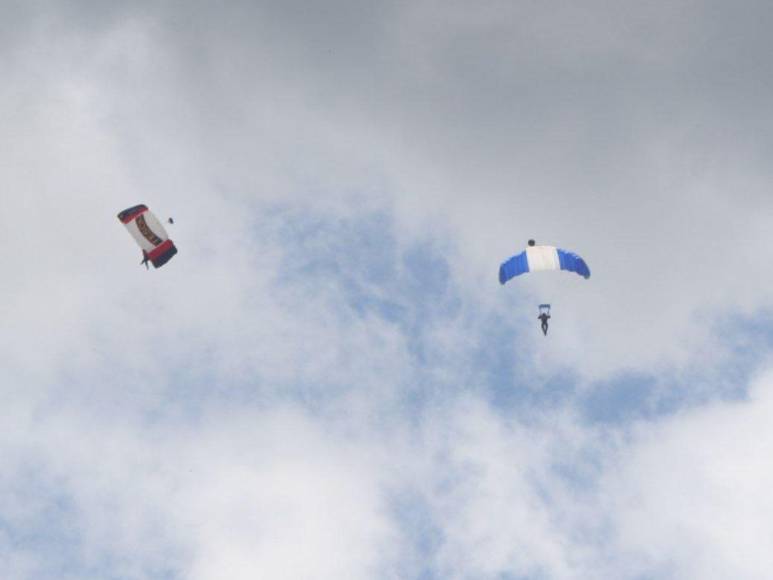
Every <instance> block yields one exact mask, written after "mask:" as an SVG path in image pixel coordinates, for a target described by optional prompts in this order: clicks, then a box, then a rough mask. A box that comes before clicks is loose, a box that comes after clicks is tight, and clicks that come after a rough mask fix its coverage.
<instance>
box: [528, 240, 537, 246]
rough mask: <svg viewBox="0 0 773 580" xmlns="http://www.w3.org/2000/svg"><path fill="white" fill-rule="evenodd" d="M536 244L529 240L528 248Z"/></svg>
mask: <svg viewBox="0 0 773 580" xmlns="http://www.w3.org/2000/svg"><path fill="white" fill-rule="evenodd" d="M536 243H537V242H535V241H534V240H529V245H530V246H533V245H534V244H536Z"/></svg>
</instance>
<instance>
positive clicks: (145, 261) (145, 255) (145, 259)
mask: <svg viewBox="0 0 773 580" xmlns="http://www.w3.org/2000/svg"><path fill="white" fill-rule="evenodd" d="M148 260H150V258H149V257H148V253H147V252H146V251H145V250H142V262H140V266H142V265H144V266H145V269H146V270H150V266H148Z"/></svg>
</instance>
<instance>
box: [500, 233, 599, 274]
mask: <svg viewBox="0 0 773 580" xmlns="http://www.w3.org/2000/svg"><path fill="white" fill-rule="evenodd" d="M533 244H534V242H533V241H531V240H530V241H529V247H528V248H526V249H525V250H524V251H523V252H521V253H520V254H517V255H515V256H513V257H512V258H510V259H509V260H507V261H506V262H504V263H503V264H502V265H501V266H499V283H500V284H504V283H505V282H507V281H508V280H511V279H512V278H515V277H516V276H520V275H521V274H526V273H527V272H541V271H546V270H566V271H567V272H575V273H577V274H579V275H580V276H582V277H583V278H590V268H588V264H586V263H585V260H583V259H582V258H581V257H580V256H578V255H577V254H574V253H572V252H567V251H566V250H562V249H560V248H555V247H553V246H536V245H533Z"/></svg>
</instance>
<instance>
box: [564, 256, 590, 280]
mask: <svg viewBox="0 0 773 580" xmlns="http://www.w3.org/2000/svg"><path fill="white" fill-rule="evenodd" d="M556 251H557V252H558V260H559V262H561V269H562V270H567V271H569V272H576V273H577V274H579V275H580V276H582V277H583V278H590V268H588V264H586V263H585V260H583V259H582V258H581V257H580V256H578V255H577V254H574V253H572V252H567V251H566V250H561V249H559V250H556Z"/></svg>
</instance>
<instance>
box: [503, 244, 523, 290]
mask: <svg viewBox="0 0 773 580" xmlns="http://www.w3.org/2000/svg"><path fill="white" fill-rule="evenodd" d="M528 271H529V261H528V260H527V259H526V252H521V253H520V254H518V255H516V256H513V257H512V258H510V259H509V260H507V261H506V262H505V263H503V264H502V265H501V266H499V283H500V284H504V283H505V282H507V281H508V280H510V279H511V278H515V277H516V276H520V275H521V274H525V273H526V272H528Z"/></svg>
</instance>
